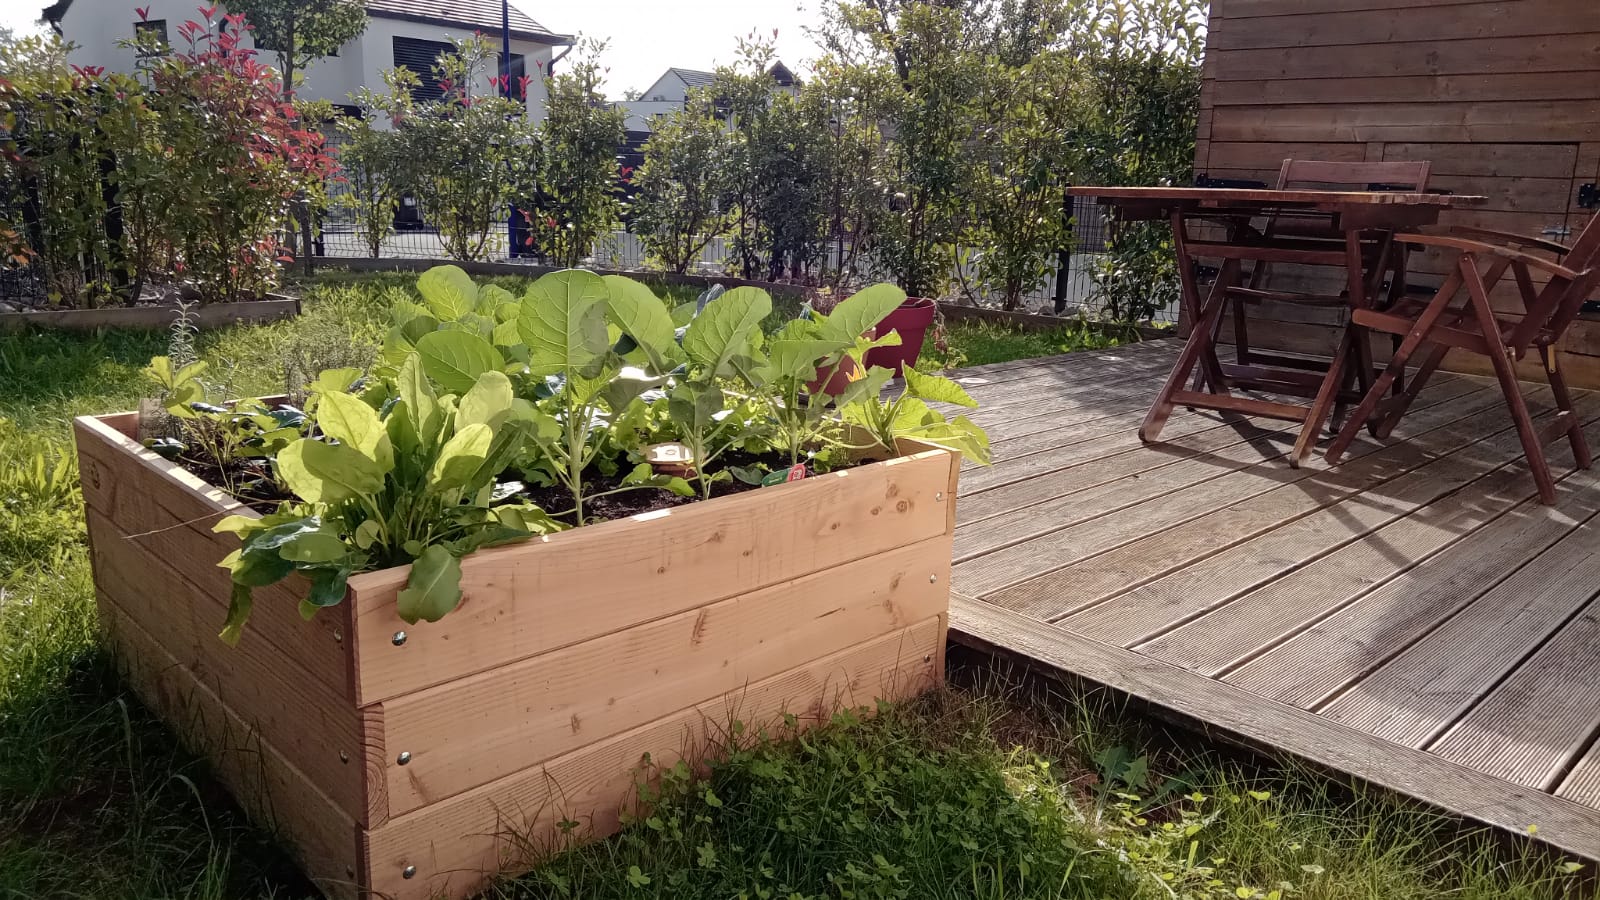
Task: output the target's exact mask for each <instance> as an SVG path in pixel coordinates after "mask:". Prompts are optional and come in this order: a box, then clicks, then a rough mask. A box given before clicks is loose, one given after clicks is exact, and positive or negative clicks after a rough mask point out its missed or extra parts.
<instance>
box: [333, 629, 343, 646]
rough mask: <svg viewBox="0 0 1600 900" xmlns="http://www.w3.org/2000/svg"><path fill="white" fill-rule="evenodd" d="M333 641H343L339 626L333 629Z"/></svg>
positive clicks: (340, 642) (337, 642)
mask: <svg viewBox="0 0 1600 900" xmlns="http://www.w3.org/2000/svg"><path fill="white" fill-rule="evenodd" d="M333 641H334V643H336V644H342V643H344V631H343V630H342V629H339V628H335V629H334V630H333Z"/></svg>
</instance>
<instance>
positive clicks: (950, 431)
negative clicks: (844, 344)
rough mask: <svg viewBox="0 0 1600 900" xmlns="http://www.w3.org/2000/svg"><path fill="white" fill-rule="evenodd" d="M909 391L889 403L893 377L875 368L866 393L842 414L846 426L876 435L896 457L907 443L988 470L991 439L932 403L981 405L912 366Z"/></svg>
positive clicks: (908, 371) (957, 388) (866, 382)
mask: <svg viewBox="0 0 1600 900" xmlns="http://www.w3.org/2000/svg"><path fill="white" fill-rule="evenodd" d="M903 372H904V375H905V382H906V383H905V388H904V390H902V391H900V393H898V394H896V395H895V396H893V397H889V398H885V397H884V396H883V388H884V386H886V385H887V384H888V383H889V379H890V378H891V377H892V376H893V374H894V373H893V372H891V371H890V370H888V369H883V368H878V367H873V368H871V369H868V370H867V377H866V379H865V380H864V381H863V385H864V387H863V388H861V389H860V390H859V391H857V392H856V399H855V400H854V401H853V402H851V403H849V404H847V405H846V406H845V407H844V409H843V410H842V412H843V415H844V420H845V421H846V422H848V423H850V424H851V425H855V426H857V427H858V428H860V429H862V430H863V431H865V432H866V433H867V434H869V435H871V436H872V438H873V439H874V440H876V441H877V442H878V444H879V446H881V447H883V448H884V449H886V450H888V451H889V452H891V453H893V452H896V451H897V449H898V447H899V441H900V439H902V438H908V439H912V440H918V441H922V442H923V443H926V444H933V445H934V446H937V447H944V448H946V449H949V450H955V451H957V452H959V453H961V454H962V455H963V456H965V457H966V458H967V459H970V460H972V461H973V462H976V463H979V464H981V465H988V464H989V436H988V435H986V434H984V431H983V429H982V428H979V427H978V426H977V425H975V424H973V422H972V420H970V419H968V418H967V417H966V416H964V415H958V416H956V417H955V418H954V419H947V418H945V415H944V413H941V412H939V411H938V410H936V409H934V408H933V407H932V406H929V405H928V404H929V403H949V404H953V405H955V406H961V407H965V408H968V409H971V408H973V407H976V406H977V405H978V401H976V400H974V399H972V397H971V396H970V395H969V394H968V393H967V392H966V391H965V390H964V389H962V387H961V385H959V384H956V383H955V382H954V381H951V380H950V379H948V378H944V377H942V376H939V375H927V374H924V373H922V372H918V371H917V370H916V369H914V368H912V367H911V366H906V367H905V368H904V369H903Z"/></svg>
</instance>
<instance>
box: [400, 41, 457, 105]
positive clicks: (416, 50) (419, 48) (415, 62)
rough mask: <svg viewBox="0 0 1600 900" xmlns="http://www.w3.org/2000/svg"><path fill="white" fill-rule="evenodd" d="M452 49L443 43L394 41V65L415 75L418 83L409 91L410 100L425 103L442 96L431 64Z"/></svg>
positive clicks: (442, 92)
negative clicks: (403, 67)
mask: <svg viewBox="0 0 1600 900" xmlns="http://www.w3.org/2000/svg"><path fill="white" fill-rule="evenodd" d="M454 49H455V48H454V47H452V46H450V45H449V44H446V43H444V42H443V41H424V40H420V39H418V38H404V37H397V38H395V39H394V64H395V65H396V66H397V67H398V66H405V67H406V68H408V69H410V70H411V71H413V72H415V73H417V79H418V81H419V82H420V83H419V84H418V85H417V86H416V87H414V88H412V89H411V99H413V100H415V101H417V102H418V103H425V102H427V101H429V100H438V99H439V98H441V97H443V96H444V91H442V90H440V89H439V77H438V76H437V75H435V74H434V72H433V64H434V63H435V62H437V61H438V59H439V55H440V54H442V53H449V52H451V51H452V50H454Z"/></svg>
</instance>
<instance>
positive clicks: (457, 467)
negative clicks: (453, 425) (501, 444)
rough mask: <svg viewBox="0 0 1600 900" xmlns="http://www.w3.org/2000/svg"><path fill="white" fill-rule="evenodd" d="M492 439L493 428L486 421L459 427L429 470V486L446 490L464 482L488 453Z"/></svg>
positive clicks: (459, 485)
mask: <svg viewBox="0 0 1600 900" xmlns="http://www.w3.org/2000/svg"><path fill="white" fill-rule="evenodd" d="M493 441H494V431H493V430H492V429H490V428H489V426H487V425H483V424H477V425H468V426H467V427H465V428H463V429H461V430H460V431H457V432H456V433H455V436H454V437H452V438H450V440H449V441H447V442H445V445H444V449H442V450H440V451H439V458H438V459H436V460H434V461H433V469H432V470H430V471H429V472H428V487H429V488H430V489H433V490H440V491H444V490H449V489H451V488H458V487H461V486H463V485H465V484H466V483H467V481H468V480H469V479H470V478H471V477H472V473H473V472H475V471H477V468H478V466H480V465H482V463H483V461H484V459H485V457H487V456H488V455H489V445H490V443H492V442H493Z"/></svg>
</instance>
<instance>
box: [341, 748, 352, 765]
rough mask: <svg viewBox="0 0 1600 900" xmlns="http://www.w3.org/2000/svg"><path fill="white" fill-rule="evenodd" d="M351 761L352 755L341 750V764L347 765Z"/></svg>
mask: <svg viewBox="0 0 1600 900" xmlns="http://www.w3.org/2000/svg"><path fill="white" fill-rule="evenodd" d="M349 761H350V754H348V753H346V752H344V751H343V750H340V751H339V762H342V763H347V762H349Z"/></svg>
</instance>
